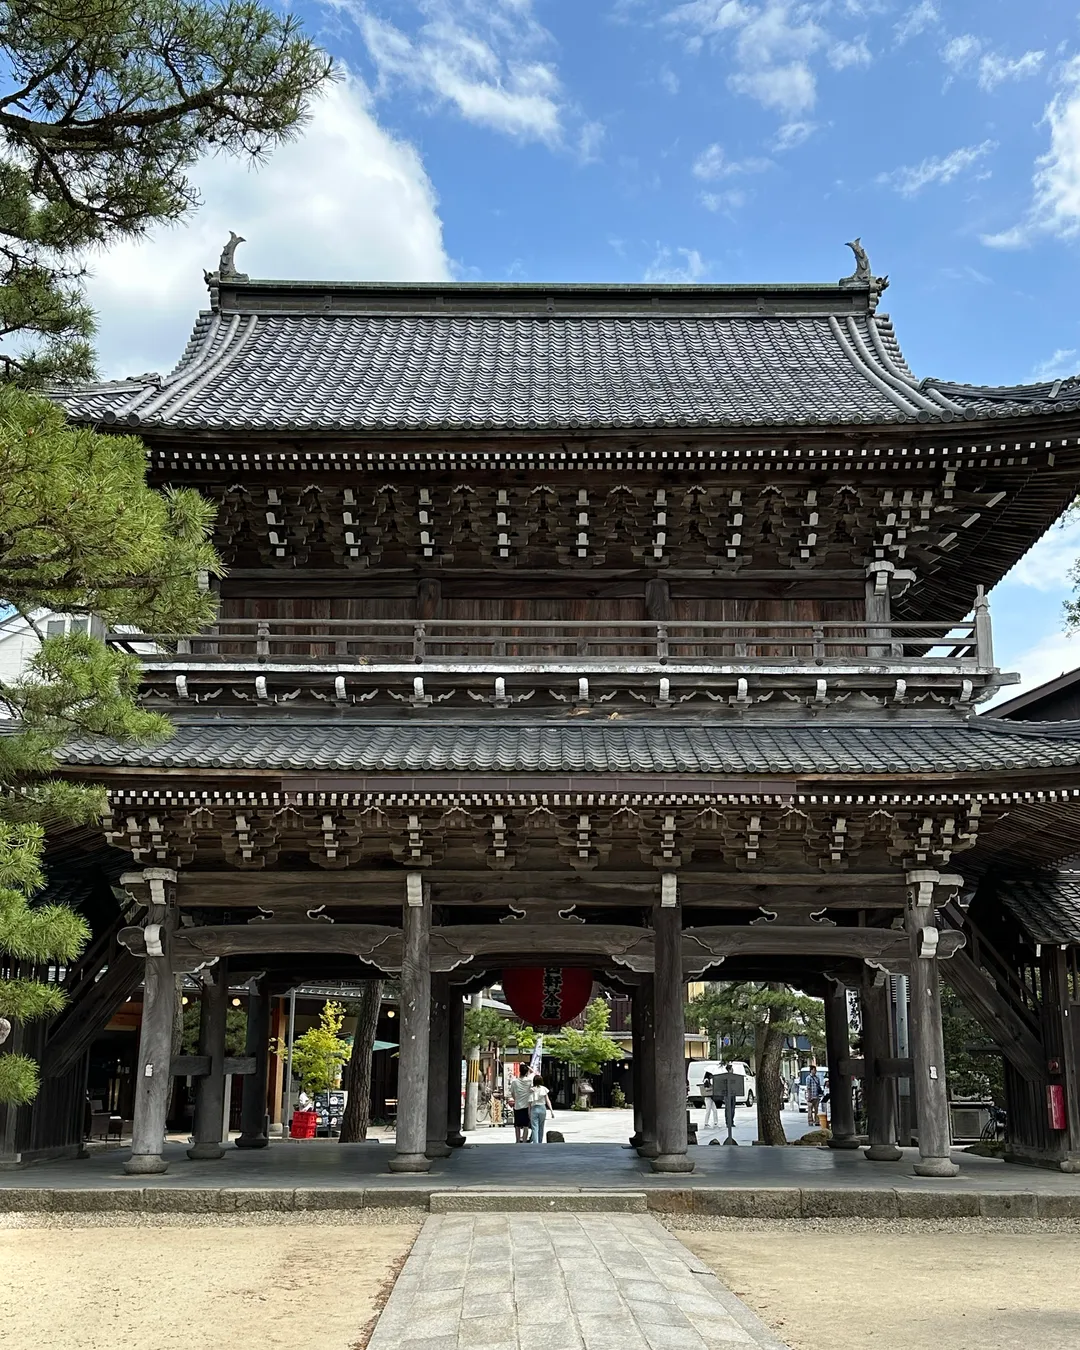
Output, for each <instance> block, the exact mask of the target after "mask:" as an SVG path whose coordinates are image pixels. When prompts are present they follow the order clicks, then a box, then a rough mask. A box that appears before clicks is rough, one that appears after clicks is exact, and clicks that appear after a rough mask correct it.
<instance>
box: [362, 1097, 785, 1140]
mask: <svg viewBox="0 0 1080 1350" xmlns="http://www.w3.org/2000/svg"><path fill="white" fill-rule="evenodd" d="M690 1117H691V1119H692V1120H693V1121H694V1123H695V1124H696V1125H697V1127H698V1143H699V1144H706V1145H707V1144H708V1143H709V1141H710V1140H711V1139H714V1138H715V1139H720V1140H723V1139H725V1138H726V1137H727V1130H726V1129H720V1130H714V1129H709V1130H706V1129H705V1128H704V1124H705V1110H704V1107H703V1108H702V1109H701V1110H700V1111H691V1113H690ZM781 1119H782V1121H783V1125H784V1133H785V1134H786V1135H787V1137H788V1139H789V1140H792V1141H793V1140H796V1139H798V1138H800V1136H802V1135H804V1134H805V1133H806V1130H807V1124H806V1116H805V1115H803V1114H802V1112H800V1111H785V1112H784V1113H783V1115H782V1117H781ZM547 1124H548V1129H551V1130H558V1131H560V1132H561V1133H562V1134H563V1135H565V1136H566V1142H567V1143H568V1144H625V1143H626V1141H627V1140H628V1139H629V1137H630V1135H631V1134H632V1133H633V1130H634V1113H633V1111H632V1110H631V1109H630V1108H629V1107H626V1108H625V1109H623V1110H619V1111H616V1110H614V1109H611V1108H597V1109H595V1110H592V1111H558V1112H556V1114H555V1115H554V1116H549V1117H548V1122H547ZM377 1133H378V1134H379V1137H382V1134H381V1131H379V1132H377ZM734 1134H735V1142H736V1143H738V1144H752V1143H753V1142H754V1140H755V1139H756V1138H757V1109H756V1107H746V1106H739V1107H736V1109H735V1130H734ZM469 1142H470V1143H471V1144H512V1143H513V1142H514V1130H513V1127H512V1126H510V1125H504V1126H500V1127H498V1128H495V1129H493V1128H491V1127H489V1126H487V1125H479V1126H478V1127H477V1128H476V1129H475V1130H474V1131H471V1132H470V1134H469Z"/></svg>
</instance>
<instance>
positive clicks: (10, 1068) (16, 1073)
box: [0, 1055, 40, 1106]
mask: <svg viewBox="0 0 1080 1350" xmlns="http://www.w3.org/2000/svg"><path fill="white" fill-rule="evenodd" d="M39 1082H40V1077H39V1074H38V1066H37V1065H36V1064H35V1063H34V1061H33V1060H32V1059H30V1058H29V1057H28V1056H27V1055H0V1102H7V1103H9V1104H10V1105H12V1106H25V1105H26V1103H27V1102H32V1101H33V1100H34V1098H35V1097H36V1096H37V1094H38V1086H39Z"/></svg>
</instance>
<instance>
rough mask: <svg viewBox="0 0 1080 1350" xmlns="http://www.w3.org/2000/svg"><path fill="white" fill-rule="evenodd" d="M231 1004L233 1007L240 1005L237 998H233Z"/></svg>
mask: <svg viewBox="0 0 1080 1350" xmlns="http://www.w3.org/2000/svg"><path fill="white" fill-rule="evenodd" d="M232 1005H233V1007H234V1008H239V1006H240V1000H239V999H238V998H234V999H233V1001H232Z"/></svg>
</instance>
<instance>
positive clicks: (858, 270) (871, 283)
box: [839, 237, 889, 313]
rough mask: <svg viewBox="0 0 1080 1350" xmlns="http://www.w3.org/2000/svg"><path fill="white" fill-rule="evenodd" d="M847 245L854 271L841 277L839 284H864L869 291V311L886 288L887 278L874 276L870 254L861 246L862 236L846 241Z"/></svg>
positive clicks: (871, 310)
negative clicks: (852, 254)
mask: <svg viewBox="0 0 1080 1350" xmlns="http://www.w3.org/2000/svg"><path fill="white" fill-rule="evenodd" d="M847 247H848V248H849V249H851V251H852V253H854V254H855V271H854V272H852V274H851V276H849V277H841V278H840V282H839V284H840V285H841V286H845V287H846V286H851V287H855V286H866V287H867V288H868V289H869V291H870V312H871V313H873V312H874V310H875V309H876V308H877V302H878V300H879V299H880V297H881V294H882V292H883V291H885V290H886V289H887V288H888V285H889V278H888V277H887V276H884V277H876V276H874V274H873V271H872V270H871V268H870V256H869V254H868V253H867V252H866V249H864V248H863V243H862V238H861V237H857V238H855V239H851V240H849V241H848V244H847Z"/></svg>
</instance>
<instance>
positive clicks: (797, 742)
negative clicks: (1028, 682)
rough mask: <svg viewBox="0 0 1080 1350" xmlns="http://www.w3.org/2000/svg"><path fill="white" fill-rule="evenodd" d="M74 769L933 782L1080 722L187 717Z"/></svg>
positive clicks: (101, 751)
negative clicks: (155, 737) (905, 778)
mask: <svg viewBox="0 0 1080 1350" xmlns="http://www.w3.org/2000/svg"><path fill="white" fill-rule="evenodd" d="M64 758H65V760H66V762H67V763H69V764H71V765H103V766H105V765H107V766H116V767H131V768H150V769H154V768H161V769H176V768H187V769H195V770H197V769H236V770H241V771H242V770H275V769H277V770H282V771H285V772H289V771H296V770H322V771H337V772H397V771H400V772H407V773H423V772H431V773H445V772H451V773H453V772H465V773H467V772H473V773H488V772H494V773H501V772H519V773H576V772H592V773H608V772H612V773H645V774H649V773H658V774H671V773H688V774H696V773H700V774H761V773H773V774H826V775H837V774H875V775H885V774H919V775H920V776H932V775H935V774H957V773H988V772H989V773H992V772H996V771H1001V772H1008V771H1022V770H1025V769H1047V768H1058V767H1060V768H1070V769H1072V768H1080V724H1078V723H1068V724H1057V725H1056V726H1052V727H1051V726H1048V725H1047V724H1046V723H1036V724H1033V726H1032V728H1031V729H1030V730H1029V729H1028V728H1026V727H1020V726H1017V724H1016V723H1010V722H1003V721H1002V722H995V721H991V720H982V719H980V720H978V721H971V722H958V723H944V724H939V723H906V724H905V723H895V724H891V725H884V726H883V725H862V726H849V725H837V726H821V725H794V726H792V725H788V726H779V725H762V724H756V725H755V724H740V725H732V726H717V725H711V726H710V725H698V724H687V723H682V724H672V723H667V724H657V723H639V724H636V725H626V724H623V725H617V724H614V723H611V722H604V723H598V722H586V723H583V722H576V723H573V724H568V725H560V724H551V723H517V722H502V723H480V722H469V723H464V722H432V723H429V724H427V725H422V724H417V723H412V722H402V721H397V722H383V723H379V722H335V721H329V720H322V721H320V720H318V719H312V718H304V719H301V718H295V719H285V718H281V719H276V720H273V721H269V720H267V721H255V720H253V719H250V718H249V719H232V720H230V719H228V718H224V717H222V718H190V719H185V720H182V721H178V723H177V726H176V734H175V736H174V737H173V738H172V739H171V740H168V741H164V742H161V743H160V744H157V745H153V746H120V745H117V744H115V743H113V742H109V741H103V740H98V741H81V742H78V743H76V744H73V745H71V746H69V747H68V749H67V751H66V753H65V756H64Z"/></svg>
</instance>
